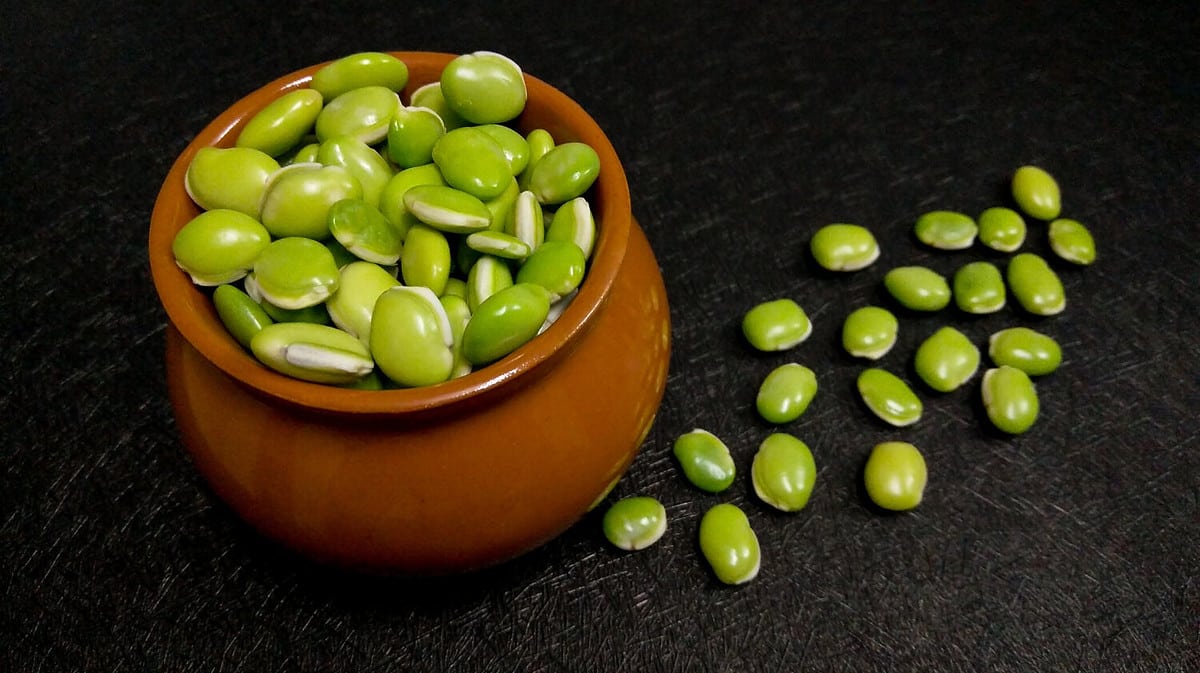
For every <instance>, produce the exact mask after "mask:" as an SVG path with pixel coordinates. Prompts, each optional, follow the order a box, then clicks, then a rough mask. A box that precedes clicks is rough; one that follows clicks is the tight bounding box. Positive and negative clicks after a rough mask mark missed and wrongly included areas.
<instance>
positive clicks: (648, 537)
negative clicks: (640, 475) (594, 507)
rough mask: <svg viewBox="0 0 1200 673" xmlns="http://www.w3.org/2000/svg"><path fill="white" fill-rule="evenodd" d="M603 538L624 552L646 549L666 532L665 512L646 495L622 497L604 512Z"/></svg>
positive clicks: (660, 505) (664, 509)
mask: <svg viewBox="0 0 1200 673" xmlns="http://www.w3.org/2000/svg"><path fill="white" fill-rule="evenodd" d="M603 528H604V537H606V538H608V541H609V542H611V543H612V544H613V545H614V546H615V547H618V548H620V549H624V550H626V551H636V550H639V549H645V548H646V547H649V546H650V545H652V544H654V543H655V542H658V540H659V539H660V538H662V536H663V533H665V532H667V510H666V508H664V507H663V506H662V503H661V502H659V501H657V500H655V499H654V498H651V497H648V496H634V497H629V498H624V499H622V500H618V501H617V502H615V503H613V505H612V507H609V508H608V511H607V512H605V513H604V521H603Z"/></svg>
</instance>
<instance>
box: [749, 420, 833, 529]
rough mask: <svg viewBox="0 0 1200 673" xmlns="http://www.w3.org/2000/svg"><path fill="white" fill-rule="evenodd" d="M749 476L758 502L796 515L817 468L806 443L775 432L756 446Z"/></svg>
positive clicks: (803, 503)
mask: <svg viewBox="0 0 1200 673" xmlns="http://www.w3.org/2000/svg"><path fill="white" fill-rule="evenodd" d="M750 475H751V479H752V481H753V485H754V493H755V495H757V496H758V497H759V499H760V500H762V501H763V502H765V503H767V504H768V505H770V506H772V507H774V508H775V509H778V510H781V511H784V512H798V511H800V510H802V509H804V507H805V505H807V504H808V500H809V498H810V497H811V496H812V491H813V485H814V484H815V483H816V479H817V466H816V463H815V462H814V461H813V455H812V451H811V450H809V448H808V445H807V444H805V443H804V442H802V441H800V440H799V439H797V438H795V437H793V436H792V435H788V434H784V433H779V432H777V433H773V434H771V435H768V436H767V438H766V439H764V440H763V442H762V444H760V445H759V446H758V452H757V453H755V454H754V462H753V464H752V465H751V467H750Z"/></svg>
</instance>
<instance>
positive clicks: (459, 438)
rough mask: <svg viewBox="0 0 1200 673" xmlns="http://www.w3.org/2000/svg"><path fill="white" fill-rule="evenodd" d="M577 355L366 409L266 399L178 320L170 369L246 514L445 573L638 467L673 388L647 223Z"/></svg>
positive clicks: (191, 434)
mask: <svg viewBox="0 0 1200 673" xmlns="http://www.w3.org/2000/svg"><path fill="white" fill-rule="evenodd" d="M590 320H591V323H590V324H589V325H588V329H587V330H586V331H585V332H584V333H583V334H582V335H580V336H579V337H578V339H577V340H576V342H575V343H573V344H571V345H570V346H571V347H570V348H569V352H564V353H562V354H561V357H557V358H555V359H553V360H551V361H548V362H545V363H542V364H541V365H540V366H539V367H538V368H537V370H536V371H533V372H531V375H526V376H524V377H521V378H520V379H515V380H513V381H511V382H509V384H506V385H505V386H501V387H500V388H498V389H497V390H496V391H495V392H494V394H492V395H490V396H487V397H488V398H487V399H481V400H475V399H466V400H463V401H461V402H458V403H455V404H451V405H448V406H446V407H444V408H440V409H438V410H437V412H435V413H430V414H423V415H419V416H417V417H414V416H413V414H407V413H400V414H396V415H395V416H392V417H389V416H387V415H382V416H372V417H361V416H359V415H355V414H342V413H320V412H314V411H313V410H311V409H306V408H301V407H296V406H294V405H291V404H288V403H286V402H281V401H279V400H274V399H271V398H269V397H264V396H262V395H260V394H258V393H257V392H256V391H254V390H252V389H250V388H248V387H246V386H245V385H243V384H242V383H240V382H239V381H237V380H235V379H233V378H231V377H230V376H228V375H227V374H225V373H224V372H222V371H220V370H219V369H217V368H216V367H215V366H214V365H213V364H212V363H210V362H209V361H208V360H206V359H205V358H204V357H203V356H202V355H201V354H200V353H199V352H198V351H197V350H196V349H195V348H194V347H192V346H191V345H190V344H189V343H188V342H187V341H185V340H184V339H183V338H182V337H181V336H180V334H179V332H178V331H177V330H175V329H174V328H170V329H169V331H168V341H167V377H168V385H169V390H170V394H171V402H172V404H173V407H174V411H175V416H176V419H177V423H178V427H179V431H180V434H181V436H182V438H183V443H184V446H185V447H186V448H187V450H188V452H189V453H190V454H191V457H192V459H193V461H194V463H195V465H196V467H197V468H198V469H199V471H200V472H201V474H202V475H203V476H204V477H205V478H206V480H207V481H208V483H209V484H210V485H211V487H212V489H213V491H214V492H215V493H216V494H217V495H218V496H219V497H220V498H221V499H222V500H224V501H225V502H226V503H228V504H229V505H230V506H231V507H232V508H233V510H234V511H236V512H237V513H238V514H239V515H240V516H241V517H242V518H244V519H245V520H246V521H247V522H249V523H250V524H251V525H252V526H254V527H255V528H257V529H258V530H259V531H261V532H262V533H264V534H266V535H267V536H268V537H271V538H273V539H275V540H277V541H279V542H281V543H283V544H284V545H285V546H287V547H290V548H292V549H294V550H296V551H298V552H300V553H302V554H304V555H305V556H308V557H310V558H312V559H315V560H317V561H318V562H322V563H330V564H334V565H338V566H343V567H349V568H353V569H357V570H364V571H368V572H384V573H403V574H440V573H450V572H459V571H464V570H470V569H475V568H480V567H483V566H488V565H492V564H495V563H498V562H501V561H504V560H507V559H510V558H513V557H515V556H517V555H519V554H521V553H523V552H526V551H529V550H531V549H533V548H535V547H537V546H539V545H541V544H542V543H544V542H546V541H548V540H550V539H551V538H553V537H555V536H557V535H558V534H559V533H561V532H563V531H564V530H566V529H567V528H568V527H570V526H571V524H573V523H574V522H576V521H577V520H579V519H580V518H581V517H582V516H583V515H584V514H585V513H586V512H587V510H588V509H589V507H591V505H592V504H593V503H595V502H596V501H597V500H598V499H599V498H601V497H602V496H603V495H604V494H605V493H607V491H608V489H609V488H610V487H611V485H612V484H613V483H615V481H616V480H617V479H619V478H620V476H621V475H622V474H623V473H624V472H625V470H626V469H627V468H628V467H629V465H630V463H631V462H632V461H633V459H634V456H635V455H636V453H637V451H638V449H639V447H640V446H641V445H642V443H643V441H644V440H645V437H646V434H647V433H648V431H649V429H650V426H651V424H652V422H653V420H654V416H655V413H656V411H657V409H658V405H659V403H660V401H661V399H662V395H663V391H664V389H665V386H666V376H667V363H668V361H669V350H670V321H669V312H668V307H667V298H666V292H665V289H664V287H663V282H662V276H661V275H660V273H659V270H658V266H657V264H656V262H655V260H654V256H653V253H652V251H651V249H650V246H649V244H648V243H647V242H646V239H645V236H644V234H643V233H642V231H641V229H640V228H639V227H638V226H637V225H636V223H635V224H634V228H633V229H632V230H631V236H630V240H629V246H628V249H627V252H626V255H625V260H624V263H623V266H622V269H621V273H620V274H619V275H618V277H617V281H616V283H615V284H614V286H613V288H612V291H611V293H610V294H609V298H608V301H607V302H605V304H604V305H603V306H602V307H601V308H600V309H599V310H598V311H596V312H594V313H593V314H592V316H591V318H590Z"/></svg>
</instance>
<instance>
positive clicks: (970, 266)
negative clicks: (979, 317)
mask: <svg viewBox="0 0 1200 673" xmlns="http://www.w3.org/2000/svg"><path fill="white" fill-rule="evenodd" d="M953 295H954V303H955V304H956V305H957V306H958V308H959V309H960V310H962V311H964V312H966V313H974V314H981V313H995V312H996V311H999V310H1000V309H1002V308H1004V304H1005V300H1006V294H1005V291H1004V276H1002V275H1000V269H997V268H996V265H995V264H992V263H991V262H968V263H966V264H964V265H962V266H960V267H959V268H958V271H955V272H954V292H953Z"/></svg>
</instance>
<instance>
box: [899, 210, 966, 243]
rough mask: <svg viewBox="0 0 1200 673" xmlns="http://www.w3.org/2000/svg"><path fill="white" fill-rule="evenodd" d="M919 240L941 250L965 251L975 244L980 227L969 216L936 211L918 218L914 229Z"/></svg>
mask: <svg viewBox="0 0 1200 673" xmlns="http://www.w3.org/2000/svg"><path fill="white" fill-rule="evenodd" d="M913 231H914V233H915V234H916V235H917V240H919V241H921V242H922V243H924V244H925V245H928V246H930V247H933V248H938V249H939V250H965V249H967V248H969V247H971V245H972V244H974V243H975V236H976V234H978V233H979V226H978V225H976V224H975V220H973V219H971V217H970V216H969V215H964V214H963V213H959V212H955V211H953V210H934V211H930V212H928V213H925V214H924V215H921V216H920V217H918V218H917V223H916V225H915V226H914V227H913Z"/></svg>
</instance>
